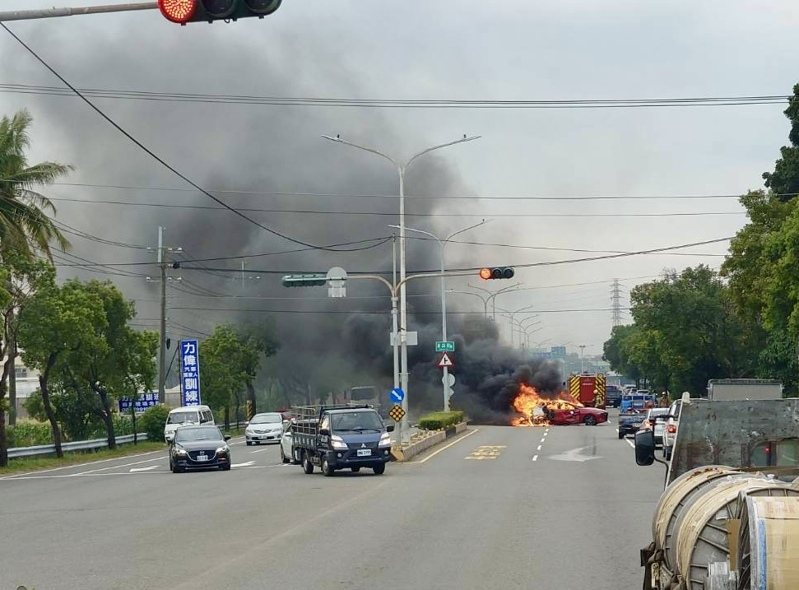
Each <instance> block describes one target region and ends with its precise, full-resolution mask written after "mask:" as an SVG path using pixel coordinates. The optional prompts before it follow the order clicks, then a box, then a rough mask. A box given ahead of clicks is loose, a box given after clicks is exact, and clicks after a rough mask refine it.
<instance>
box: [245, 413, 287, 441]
mask: <svg viewBox="0 0 799 590" xmlns="http://www.w3.org/2000/svg"><path fill="white" fill-rule="evenodd" d="M281 436H283V415H282V414H280V413H278V412H266V413H263V414H256V415H255V416H253V417H252V420H250V421H249V422H248V423H247V427H246V428H245V429H244V438H245V439H246V441H247V446H250V445H260V444H261V443H262V442H280V437H281Z"/></svg>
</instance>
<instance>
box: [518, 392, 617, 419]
mask: <svg viewBox="0 0 799 590" xmlns="http://www.w3.org/2000/svg"><path fill="white" fill-rule="evenodd" d="M513 409H514V410H515V411H516V412H517V413H518V414H520V415H519V416H518V417H516V418H513V419H512V420H511V425H512V426H548V425H558V426H560V425H568V424H586V425H589V426H594V425H596V424H600V423H601V422H607V420H608V413H607V412H606V411H604V410H600V409H598V408H586V407H584V406H583V404H581V403H580V402H578V401H575V400H574V398H572V397H570V396H569V395H568V394H567V393H565V392H562V393H559V394H549V395H542V394H541V393H539V392H538V391H537V390H536V389H535V387H532V386H530V385H525V384H521V385H520V386H519V392H518V393H517V395H516V397H515V398H514V399H513Z"/></svg>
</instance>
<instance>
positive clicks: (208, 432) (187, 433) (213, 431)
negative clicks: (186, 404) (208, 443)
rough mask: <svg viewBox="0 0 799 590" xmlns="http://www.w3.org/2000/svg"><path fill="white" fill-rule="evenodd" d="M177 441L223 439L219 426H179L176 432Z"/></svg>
mask: <svg viewBox="0 0 799 590" xmlns="http://www.w3.org/2000/svg"><path fill="white" fill-rule="evenodd" d="M175 440H176V441H177V442H192V441H198V440H216V441H220V442H221V441H223V440H224V439H223V437H222V434H221V433H220V432H219V429H218V428H179V429H178V431H177V433H176V434H175Z"/></svg>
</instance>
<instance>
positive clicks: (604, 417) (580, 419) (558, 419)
mask: <svg viewBox="0 0 799 590" xmlns="http://www.w3.org/2000/svg"><path fill="white" fill-rule="evenodd" d="M547 419H548V420H549V423H550V424H553V425H555V426H568V425H569V424H585V425H586V426H596V425H597V424H601V423H602V422H607V421H608V413H607V412H606V411H605V410H600V409H599V408H571V409H554V410H547Z"/></svg>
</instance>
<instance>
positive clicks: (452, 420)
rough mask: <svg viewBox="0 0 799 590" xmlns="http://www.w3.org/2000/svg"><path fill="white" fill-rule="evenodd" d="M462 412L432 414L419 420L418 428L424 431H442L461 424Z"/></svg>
mask: <svg viewBox="0 0 799 590" xmlns="http://www.w3.org/2000/svg"><path fill="white" fill-rule="evenodd" d="M463 416H464V414H463V412H461V411H456V412H433V413H432V414H427V415H426V416H422V417H421V418H420V419H419V428H422V429H424V430H443V429H444V428H448V427H449V426H455V425H456V424H460V423H461V422H463Z"/></svg>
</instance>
